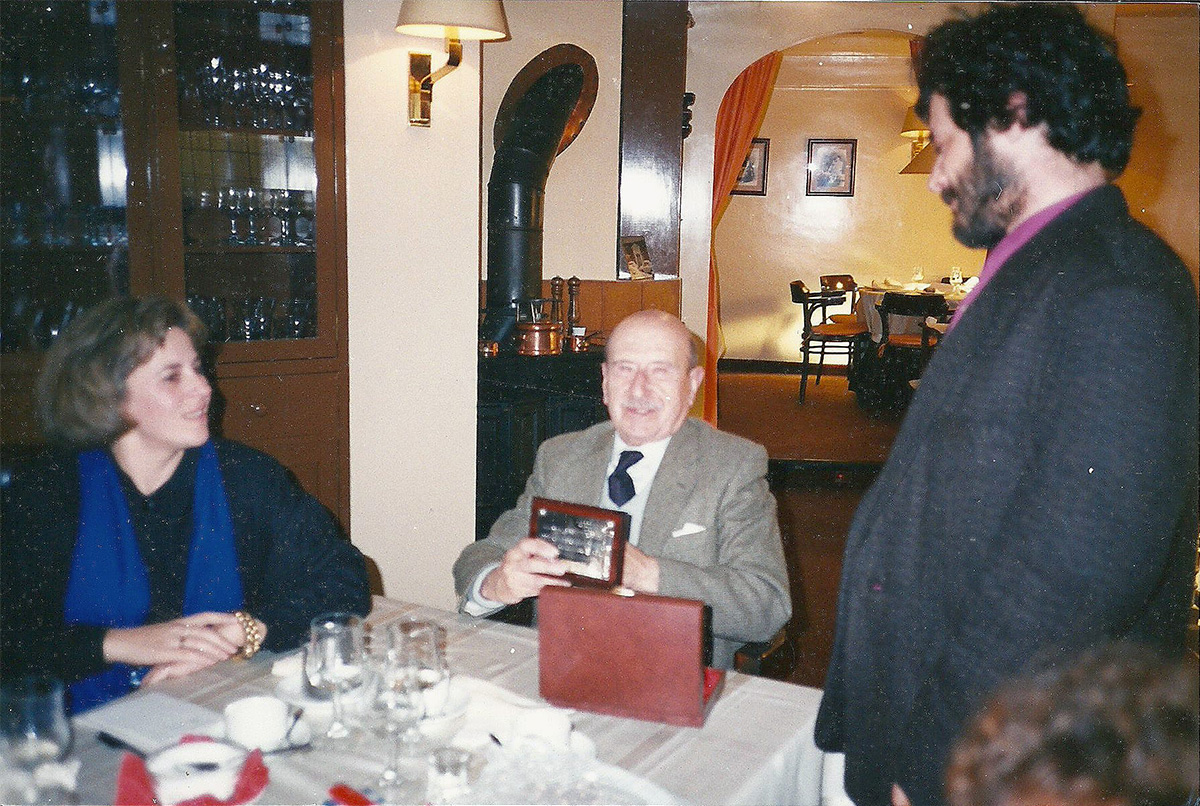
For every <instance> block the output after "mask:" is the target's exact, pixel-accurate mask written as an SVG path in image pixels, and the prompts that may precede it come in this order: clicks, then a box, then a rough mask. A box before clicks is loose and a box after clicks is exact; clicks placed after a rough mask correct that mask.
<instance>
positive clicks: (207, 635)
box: [104, 613, 245, 680]
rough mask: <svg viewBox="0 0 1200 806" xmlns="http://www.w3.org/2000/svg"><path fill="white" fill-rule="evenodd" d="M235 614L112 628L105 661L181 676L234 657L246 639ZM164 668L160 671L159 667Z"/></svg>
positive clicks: (106, 639) (152, 675)
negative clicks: (144, 667) (151, 668)
mask: <svg viewBox="0 0 1200 806" xmlns="http://www.w3.org/2000/svg"><path fill="white" fill-rule="evenodd" d="M244 637H245V636H244V633H243V632H242V625H241V624H239V623H238V620H237V619H236V618H235V617H234V615H233V614H232V613H196V614H195V615H191V616H184V617H183V618H177V619H172V620H171V621H164V622H161V623H159V624H146V625H144V626H142V627H126V628H113V629H111V630H109V631H108V632H106V633H105V634H104V660H106V661H108V662H109V663H127V664H129V665H131V666H154V667H156V668H155V669H154V670H152V671H151V673H150V674H149V675H147V678H146V679H147V680H151V678H156V679H162V678H164V677H179V676H181V675H183V674H189V673H191V672H194V671H197V670H199V669H203V668H205V667H206V666H211V665H213V664H214V663H219V662H220V661H223V660H225V659H227V658H230V657H232V656H233V654H234V653H235V652H237V651H238V650H239V649H241V646H242V642H243V639H244ZM159 666H161V667H163V669H162V671H161V673H159V669H158V668H157V667H159Z"/></svg>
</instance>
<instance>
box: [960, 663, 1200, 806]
mask: <svg viewBox="0 0 1200 806" xmlns="http://www.w3.org/2000/svg"><path fill="white" fill-rule="evenodd" d="M1197 674H1198V672H1197V667H1196V664H1195V661H1194V659H1193V660H1190V661H1189V660H1184V661H1178V662H1167V661H1164V660H1162V659H1161V658H1160V657H1159V656H1158V655H1156V654H1154V653H1153V652H1152V651H1151V650H1149V649H1146V648H1143V647H1139V646H1137V645H1132V644H1113V645H1109V646H1105V647H1101V648H1099V649H1095V650H1091V651H1089V652H1087V653H1085V654H1084V655H1083V656H1081V657H1080V658H1079V659H1078V660H1077V661H1075V662H1074V663H1071V664H1068V665H1066V666H1057V667H1054V668H1049V669H1046V670H1044V671H1039V672H1034V673H1032V674H1029V675H1027V676H1024V677H1021V678H1019V679H1016V680H1013V681H1012V682H1010V683H1008V684H1006V685H1004V686H1003V687H1001V689H1000V690H999V691H997V693H996V694H995V695H994V696H993V697H992V698H991V699H990V700H989V701H988V702H987V703H986V704H985V705H984V707H983V709H982V710H981V711H980V712H979V713H978V715H977V716H976V717H975V719H974V720H973V721H972V722H971V723H970V725H968V727H967V729H966V731H965V732H964V733H963V735H962V736H961V737H960V738H959V741H958V744H957V745H956V746H955V748H954V750H953V752H952V753H951V758H950V764H949V766H948V768H947V773H946V795H947V800H948V802H949V804H950V806H1184V804H1187V803H1195V802H1196V800H1195V797H1196V792H1197V779H1198V778H1200V744H1198V743H1200V717H1198V715H1197ZM1189 798H1191V799H1190V800H1189Z"/></svg>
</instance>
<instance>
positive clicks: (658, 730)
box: [73, 596, 851, 806]
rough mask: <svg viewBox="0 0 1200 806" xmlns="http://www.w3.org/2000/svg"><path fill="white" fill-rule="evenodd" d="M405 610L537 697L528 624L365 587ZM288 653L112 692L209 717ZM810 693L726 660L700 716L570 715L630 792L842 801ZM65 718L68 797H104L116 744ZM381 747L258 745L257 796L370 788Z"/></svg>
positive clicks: (476, 672)
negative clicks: (686, 720)
mask: <svg viewBox="0 0 1200 806" xmlns="http://www.w3.org/2000/svg"><path fill="white" fill-rule="evenodd" d="M406 619H417V620H428V621H433V622H435V623H437V624H440V625H441V626H442V627H443V628H444V629H445V631H446V657H447V662H448V665H449V667H450V669H451V672H452V675H454V676H457V675H464V676H468V677H469V678H470V679H474V680H482V681H487V684H490V685H493V686H497V687H499V688H500V689H503V690H504V691H506V692H508V693H511V695H512V696H514V697H516V698H521V699H522V700H528V701H530V702H533V703H537V704H540V705H543V706H547V704H546V703H545V702H544V701H543V700H541V698H540V697H539V694H538V691H539V688H538V673H539V665H538V633H537V630H536V628H530V627H524V626H518V625H513V624H506V623H501V622H498V621H491V620H487V619H479V618H473V617H470V616H466V615H462V614H459V613H454V612H450V611H447V610H443V609H439V608H435V607H430V606H427V605H420V604H414V603H411V602H404V601H401V600H397V599H392V598H385V597H380V596H376V597H374V600H373V607H372V610H371V613H370V615H369V616H368V618H367V620H366V622H367V624H368V628H369V629H370V630H372V631H373V630H375V629H379V628H381V627H385V626H386V625H387V624H389V623H392V622H397V621H403V620H406ZM287 657H288V653H285V654H284V655H280V654H278V653H271V652H265V651H264V652H259V653H258V654H257V655H256V656H255V657H253V658H251V659H249V660H244V659H240V658H239V659H231V660H227V661H224V662H221V663H218V664H216V665H214V666H211V667H209V668H207V669H203V670H201V671H198V672H195V673H193V674H190V675H188V676H187V677H183V678H179V679H174V680H167V681H162V682H159V683H157V684H155V685H153V686H145V687H143V688H142V689H140V690H138V691H135V692H132V693H130V694H128V695H126V697H125V698H123V699H127V700H131V701H132V704H134V705H136V704H137V702H136V700H135V699H134V698H139V697H147V696H152V695H163V694H165V695H168V696H169V697H172V698H177V699H178V700H182V701H186V702H187V703H190V704H192V705H195V706H200V707H202V708H205V709H210V710H211V715H212V719H213V720H214V721H216V722H219V720H220V718H221V712H222V709H223V708H224V706H225V705H226V704H228V703H229V702H232V701H233V700H236V699H240V698H242V697H246V696H250V695H256V694H272V693H276V692H278V690H279V686H280V678H279V676H278V670H279V669H280V668H281V667H282V666H284V665H286V664H285V661H286V659H287ZM296 668H298V664H297V665H296ZM451 680H452V681H453V680H454V677H452V678H451ZM820 699H821V691H820V690H819V689H815V688H810V687H806V686H800V685H794V684H791V683H786V682H781V681H777V680H772V679H768V678H764V677H756V676H752V675H747V674H742V673H739V672H735V671H731V672H729V673H728V674H727V676H726V680H725V684H724V687H723V689H722V690H721V692H720V694H719V696H718V699H717V701H716V702H715V704H714V705H713V706H712V708H711V710H710V711H709V713H708V716H707V719H706V721H705V723H704V725H703V726H702V727H679V726H675V725H668V724H663V723H659V722H651V721H643V720H639V719H631V718H624V717H616V716H607V715H602V714H598V713H590V712H586V711H581V710H574V711H571V712H570V716H571V722H572V724H573V730H574V732H576V733H581V734H583V735H584V736H585V737H586V738H587V740H588V745H589V747H594V763H595V764H597V765H599V767H601V768H603V769H609V770H613V771H617V772H620V773H621V775H623V776H625V778H626V779H627V780H628V781H640V782H643V783H644V784H645V787H644V788H639V787H636V786H635V787H631V788H630V789H629V790H628V791H630V792H633V793H639V792H642V793H643V794H641V795H638V796H637V798H636V799H635V798H634V797H631V799H630V802H639V801H640V802H660V801H661V802H669V803H683V804H689V803H695V804H739V805H740V804H746V805H749V804H768V803H769V804H802V805H803V806H851V802H850V800H849V799H848V798H847V796H846V794H845V792H844V790H843V788H842V775H843V770H844V762H843V757H842V756H841V755H840V754H829V753H824V752H822V751H821V750H820V749H818V748H817V746H816V744H815V743H814V739H813V727H814V724H815V721H816V715H817V708H818V705H819V703H820ZM189 707H190V706H189ZM73 722H74V725H75V733H76V737H75V745H74V750H73V753H74V756H75V758H77V759H78V761H79V763H80V769H79V774H78V780H77V795H78V802H80V803H113V802H114V795H115V791H116V778H117V772H118V768H119V766H120V764H121V761H122V752H123V751H121V750H120V749H118V748H114V747H112V746H110V745H109V744H106V743H104V742H102V741H100V739H99V737H98V736H97V730H96V722H95V720H89V719H88V714H84V715H82V717H76V718H74V720H73ZM493 738H494V737H493ZM386 756H387V749H386V746H385V743H384V741H383V740H382V739H374V738H363V737H360V738H359V739H358V740H357V741H353V742H349V743H348V744H347V745H346V746H345V747H344V748H341V747H336V748H335V747H329V746H326V745H324V744H318V745H315V746H313V747H311V748H309V749H304V750H298V751H295V752H287V753H281V754H278V755H267V756H265V761H266V765H267V768H268V770H269V781H268V783H267V786H266V789H265V790H264V791H263V793H262V794H261V795H260V796H259V797H258V798H257V799H256V802H258V803H270V804H318V803H328V802H332V801H331V800H330V795H329V793H330V788H331V787H332V786H334V785H336V784H345V785H348V786H350V787H351V788H354V789H358V790H362V789H363V788H366V787H369V786H370V785H371V782H373V781H375V780H376V779H377V778H378V777H379V774H380V772H381V770H382V769H383V766H384V763H385V761H386ZM645 792H649V793H652V794H649V795H645V794H644V793H645ZM653 793H657V794H653Z"/></svg>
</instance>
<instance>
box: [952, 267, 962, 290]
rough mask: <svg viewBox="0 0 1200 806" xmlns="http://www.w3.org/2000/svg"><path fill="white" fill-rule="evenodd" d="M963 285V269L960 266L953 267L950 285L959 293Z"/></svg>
mask: <svg viewBox="0 0 1200 806" xmlns="http://www.w3.org/2000/svg"><path fill="white" fill-rule="evenodd" d="M962 284H963V276H962V269H961V268H959V267H958V266H951V267H950V285H952V286H954V290H955V291H957V290H958V287H959V286H961V285H962Z"/></svg>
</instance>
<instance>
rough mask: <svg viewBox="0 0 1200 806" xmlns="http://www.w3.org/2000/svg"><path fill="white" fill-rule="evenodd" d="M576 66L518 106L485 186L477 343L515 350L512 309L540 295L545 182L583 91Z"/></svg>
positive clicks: (548, 76)
mask: <svg viewBox="0 0 1200 806" xmlns="http://www.w3.org/2000/svg"><path fill="white" fill-rule="evenodd" d="M583 82H584V72H583V68H581V67H580V66H579V65H577V64H562V65H559V66H557V67H554V68H551V69H550V70H548V71H547V72H546V73H545V74H544V75H542V76H541V77H540V78H538V79H537V81H535V82H534V83H533V84H532V85H531V86H530V87H529V90H528V91H527V92H526V93H525V94H524V95H523V96H522V97H521V98H520V99H519V100H518V101H517V103H516V105H515V108H514V109H513V113H512V116H511V123H509V125H508V127H507V130H506V131H505V132H504V135H503V139H502V141H501V142H500V143H499V144H498V145H497V147H496V156H495V159H494V160H493V161H492V174H491V177H490V178H489V179H488V216H487V217H488V232H487V264H488V271H487V302H486V307H485V310H484V314H483V317H482V319H481V320H480V323H479V338H480V339H481V340H485V341H494V342H497V343H498V344H499V345H500V349H501V350H504V351H510V350H512V349H514V346H515V333H516V303H517V301H518V300H522V299H535V298H538V297H540V296H542V227H543V212H544V207H543V205H544V202H545V192H546V179H547V177H549V175H550V166H551V165H553V164H554V158H555V156H557V155H558V150H559V143H560V141H561V140H562V138H563V133H564V131H565V130H566V126H567V122H568V120H569V118H570V115H571V112H572V110H574V108H575V105H576V103H578V101H579V98H580V94H581V93H582V91H583Z"/></svg>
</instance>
